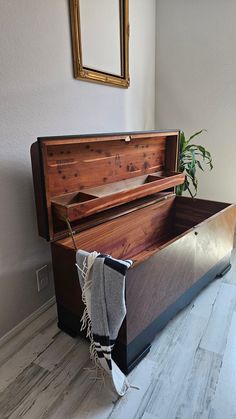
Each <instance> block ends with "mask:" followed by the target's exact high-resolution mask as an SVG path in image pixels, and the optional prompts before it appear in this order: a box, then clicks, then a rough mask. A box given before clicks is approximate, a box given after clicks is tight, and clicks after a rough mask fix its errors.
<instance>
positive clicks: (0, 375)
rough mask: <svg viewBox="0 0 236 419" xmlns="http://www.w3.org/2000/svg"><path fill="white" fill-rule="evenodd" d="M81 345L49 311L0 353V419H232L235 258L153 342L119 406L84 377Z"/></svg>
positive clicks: (235, 416)
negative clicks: (63, 330) (224, 272)
mask: <svg viewBox="0 0 236 419" xmlns="http://www.w3.org/2000/svg"><path fill="white" fill-rule="evenodd" d="M89 367H91V363H90V360H89V357H88V343H87V342H85V341H84V340H82V339H79V338H78V339H72V338H70V337H69V336H67V335H66V334H64V333H62V332H60V331H59V330H58V329H57V325H56V308H55V306H53V307H51V308H50V309H49V310H47V312H45V313H43V314H42V315H41V316H40V317H39V318H37V319H36V320H34V321H33V322H32V323H31V324H30V325H28V326H27V327H26V328H25V329H24V331H22V332H20V333H19V334H18V335H16V336H15V337H14V338H12V339H11V341H9V342H8V343H7V344H5V345H4V346H2V347H1V348H0V418H1V419H5V418H11V419H13V418H14V419H16V418H29V419H37V418H44V419H48V418H51V419H69V418H70V419H85V418H91V419H107V418H109V419H139V418H143V419H157V418H158V419H197V418H202V419H205V418H210V419H213V418H214V419H236V252H235V251H234V254H233V268H232V269H231V271H230V272H229V273H228V274H227V275H226V276H225V277H224V278H222V279H218V280H215V281H214V282H213V283H212V284H211V285H209V286H208V287H207V288H206V289H205V290H203V291H202V292H201V294H200V295H199V296H198V297H197V298H196V299H195V301H193V302H192V303H191V304H190V305H189V306H188V307H187V308H186V309H185V310H183V311H182V312H181V313H179V314H178V315H177V316H176V317H175V318H174V319H173V320H172V321H171V322H169V324H168V325H167V326H166V327H165V329H164V330H163V331H162V332H161V333H160V334H159V335H158V336H157V337H156V339H155V342H154V343H153V345H152V349H151V351H150V353H149V354H148V355H147V357H146V358H145V359H144V360H143V361H142V362H141V363H140V364H139V366H138V367H136V368H135V370H134V371H133V372H132V373H131V374H130V375H129V380H130V382H131V384H134V385H136V386H139V387H140V390H136V389H130V390H129V391H128V393H127V395H126V396H125V397H123V398H121V399H119V400H117V397H116V396H115V395H114V394H113V393H112V392H111V391H110V390H109V389H107V388H105V387H104V385H102V384H101V382H94V381H93V380H92V379H91V373H90V372H89V371H88V369H86V368H89Z"/></svg>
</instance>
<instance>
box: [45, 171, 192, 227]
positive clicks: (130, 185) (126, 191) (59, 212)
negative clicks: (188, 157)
mask: <svg viewBox="0 0 236 419" xmlns="http://www.w3.org/2000/svg"><path fill="white" fill-rule="evenodd" d="M184 179H185V175H184V174H183V173H176V172H171V174H169V173H168V172H167V173H163V172H157V173H153V174H152V175H149V176H144V177H143V176H141V177H138V178H134V180H135V182H134V181H133V179H132V181H131V182H130V181H126V182H124V181H122V182H117V183H115V184H110V185H107V186H105V187H104V186H103V187H97V188H89V189H84V190H83V192H79V193H76V194H68V195H62V196H61V197H58V198H54V199H52V201H51V202H52V206H53V212H54V214H55V216H56V217H58V218H60V219H62V220H65V218H67V219H69V220H70V221H75V220H79V219H81V218H84V217H86V216H88V215H91V214H95V213H97V212H100V211H102V210H104V209H108V208H113V207H115V206H117V205H121V204H124V203H126V202H131V201H133V200H136V199H139V198H143V197H145V196H148V195H151V194H154V193H157V192H160V191H162V190H164V189H169V188H173V187H174V186H177V185H179V184H180V183H183V182H184ZM99 195H100V196H99Z"/></svg>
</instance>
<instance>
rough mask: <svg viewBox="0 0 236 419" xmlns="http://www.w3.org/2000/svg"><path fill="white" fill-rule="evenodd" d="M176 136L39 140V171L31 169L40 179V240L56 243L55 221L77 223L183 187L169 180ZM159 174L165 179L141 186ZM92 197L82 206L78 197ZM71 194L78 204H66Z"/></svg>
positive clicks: (173, 166) (57, 225)
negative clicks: (93, 215)
mask: <svg viewBox="0 0 236 419" xmlns="http://www.w3.org/2000/svg"><path fill="white" fill-rule="evenodd" d="M178 134H179V133H178V132H177V131H176V132H173V131H170V132H165V133H160V132H150V133H137V134H136V133H123V134H120V135H116V134H114V135H111V134H110V135H109V134H108V135H104V136H102V135H101V136H96V135H95V136H85V137H77V138H76V137H73V138H70V137H55V138H46V137H45V138H40V139H39V147H40V153H41V160H40V156H39V158H38V161H39V162H41V164H42V165H41V167H38V166H37V165H35V164H33V163H32V164H33V170H34V171H36V172H40V176H41V178H42V179H43V185H41V189H42V191H41V193H42V194H43V199H37V206H38V207H39V209H40V211H41V212H42V213H43V212H44V213H45V214H46V217H45V216H44V218H43V220H42V214H41V212H40V211H38V216H39V217H40V219H41V221H40V223H41V224H40V234H41V235H44V237H45V236H47V238H48V237H49V238H50V239H51V240H52V239H55V238H56V237H58V234H59V233H62V232H63V231H64V228H63V225H62V224H61V223H58V221H57V219H58V218H59V219H64V217H65V216H66V217H68V218H69V219H70V220H71V221H73V220H76V219H78V220H80V219H81V218H82V217H85V216H88V215H91V214H94V213H98V212H100V211H102V210H103V209H107V208H111V207H113V206H116V205H121V204H124V203H126V202H129V201H131V200H134V199H138V198H141V197H144V196H147V195H150V194H153V193H156V192H158V191H161V190H163V189H169V188H172V189H173V188H174V187H175V186H176V185H178V184H180V183H182V182H183V180H184V176H183V174H177V173H173V174H172V175H171V176H169V175H168V173H169V172H175V171H176V162H177V154H178ZM127 139H128V140H127ZM35 147H36V146H35ZM163 170H165V171H166V172H167V174H166V177H167V179H164V178H163V176H162V174H161V173H159V174H160V175H161V176H159V177H160V178H159V179H158V178H155V180H154V179H152V181H151V182H150V181H149V180H148V179H147V181H145V180H146V178H147V177H148V175H150V174H155V173H158V172H162V171H163ZM37 176H38V175H37V174H36V175H35V177H36V178H37ZM142 177H143V179H142ZM137 178H138V179H137ZM36 186H37V185H36ZM94 188H95V189H94ZM99 188H100V189H99ZM102 189H103V191H102ZM93 192H95V194H94V197H95V198H94V199H89V200H88V201H84V199H83V195H81V194H83V193H86V194H89V195H93ZM79 193H80V195H79ZM96 193H97V194H98V195H96ZM70 194H72V196H71V195H70ZM73 194H74V195H76V194H77V197H78V202H74V203H73V204H70V202H69V201H70V199H71V197H72V199H74V198H75V197H74V196H73ZM36 195H37V191H36ZM80 197H81V199H82V201H83V202H81V200H80ZM67 199H68V201H67ZM52 202H53V206H54V209H53V211H52ZM45 231H48V234H47V235H46V233H45Z"/></svg>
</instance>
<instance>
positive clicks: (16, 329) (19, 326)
mask: <svg viewBox="0 0 236 419" xmlns="http://www.w3.org/2000/svg"><path fill="white" fill-rule="evenodd" d="M55 302H56V298H55V296H54V297H52V298H50V300H48V301H46V303H44V304H43V305H42V306H41V307H39V308H38V309H37V310H35V311H34V312H33V313H32V314H30V315H29V316H28V317H26V319H24V320H22V322H20V323H19V324H17V325H16V326H15V327H13V329H11V330H9V332H7V333H6V334H5V335H3V336H2V337H1V338H0V346H2V345H4V344H5V343H7V342H8V341H9V340H10V339H11V338H13V337H14V336H15V335H17V333H19V332H20V331H21V330H22V329H24V328H25V327H26V326H28V324H30V323H31V322H32V321H33V320H35V319H36V318H37V317H39V316H40V314H42V313H43V312H44V311H46V310H47V309H48V308H49V307H51V306H52V305H53V304H55Z"/></svg>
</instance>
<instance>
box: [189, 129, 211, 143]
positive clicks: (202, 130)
mask: <svg viewBox="0 0 236 419" xmlns="http://www.w3.org/2000/svg"><path fill="white" fill-rule="evenodd" d="M202 132H207V130H206V129H201V130H200V131H198V132H195V134H193V135H191V137H189V139H188V141H187V143H189V142H190V141H191V140H192V139H193V138H194V137H197V136H198V135H200V134H202Z"/></svg>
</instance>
